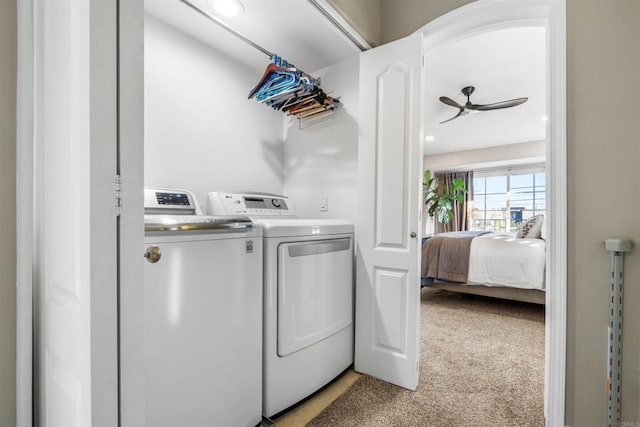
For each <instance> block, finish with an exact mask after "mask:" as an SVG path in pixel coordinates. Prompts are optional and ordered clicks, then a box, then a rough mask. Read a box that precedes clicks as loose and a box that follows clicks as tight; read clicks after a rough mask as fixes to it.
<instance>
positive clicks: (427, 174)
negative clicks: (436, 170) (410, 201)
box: [422, 169, 433, 186]
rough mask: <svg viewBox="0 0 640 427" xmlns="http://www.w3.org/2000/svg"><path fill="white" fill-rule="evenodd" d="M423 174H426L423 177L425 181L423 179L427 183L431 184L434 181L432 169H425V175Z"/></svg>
mask: <svg viewBox="0 0 640 427" xmlns="http://www.w3.org/2000/svg"><path fill="white" fill-rule="evenodd" d="M423 176H424V179H423V181H422V182H423V183H424V184H425V185H429V186H431V183H432V182H433V178H432V177H431V171H430V170H429V169H426V170H425V171H424V175H423Z"/></svg>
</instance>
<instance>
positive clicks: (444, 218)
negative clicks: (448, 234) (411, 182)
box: [422, 169, 467, 226]
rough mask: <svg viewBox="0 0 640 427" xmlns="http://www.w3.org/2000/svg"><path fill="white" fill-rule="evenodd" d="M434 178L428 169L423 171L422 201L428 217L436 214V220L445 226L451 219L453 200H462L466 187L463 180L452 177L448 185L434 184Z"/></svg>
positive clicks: (452, 215)
mask: <svg viewBox="0 0 640 427" xmlns="http://www.w3.org/2000/svg"><path fill="white" fill-rule="evenodd" d="M434 180H435V178H434V177H433V176H432V174H431V171H430V170H428V169H427V170H425V171H424V181H423V183H422V185H423V186H424V203H425V205H426V206H427V208H428V213H429V216H430V217H433V216H434V215H436V214H437V218H438V222H440V223H441V224H444V225H445V226H446V225H447V224H449V222H450V221H451V220H452V219H453V217H454V214H453V202H454V201H457V202H463V201H464V193H466V192H467V189H466V188H465V186H464V181H463V180H461V179H460V178H454V179H453V181H452V182H451V185H449V186H446V185H445V186H438V185H434Z"/></svg>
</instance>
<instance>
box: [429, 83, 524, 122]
mask: <svg viewBox="0 0 640 427" xmlns="http://www.w3.org/2000/svg"><path fill="white" fill-rule="evenodd" d="M475 90H476V88H475V87H473V86H466V87H463V88H462V94H463V95H464V96H466V97H467V102H466V103H465V104H464V105H460V104H458V103H457V102H456V101H454V100H453V99H451V98H449V97H447V96H441V97H440V102H442V103H443V104H446V105H449V106H450V107H455V108H458V109H459V111H458V114H456V115H455V116H453V117H451V118H450V119H448V120H445V121H443V122H440V124H442V123H447V122H450V121H451V120H453V119H457V118H458V117H461V116H464V115H467V114H469V112H472V111H473V112H477V111H491V110H500V109H502V108H511V107H515V106H517V105H520V104H524V103H525V102H527V100H528V99H529V98H515V99H510V100H508V101H501V102H494V103H493V104H473V103H471V100H470V98H471V94H472V93H473V92H474V91H475Z"/></svg>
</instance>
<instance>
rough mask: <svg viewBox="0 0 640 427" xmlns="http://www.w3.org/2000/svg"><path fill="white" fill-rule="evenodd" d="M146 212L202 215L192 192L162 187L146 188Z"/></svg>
mask: <svg viewBox="0 0 640 427" xmlns="http://www.w3.org/2000/svg"><path fill="white" fill-rule="evenodd" d="M144 212H145V214H165V215H169V214H174V215H176V214H177V215H202V212H201V211H200V207H199V206H198V202H197V201H196V199H195V197H193V194H191V192H189V191H186V190H170V189H161V188H145V189H144Z"/></svg>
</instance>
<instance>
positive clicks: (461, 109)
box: [440, 108, 469, 124]
mask: <svg viewBox="0 0 640 427" xmlns="http://www.w3.org/2000/svg"><path fill="white" fill-rule="evenodd" d="M467 114H469V112H468V111H466V110H465V109H464V108H460V111H458V114H456V115H455V116H453V117H451V118H450V119H448V120H445V121H444V122H440V124H443V123H447V122H450V121H451V120H453V119H457V118H458V117H460V116H465V115H467Z"/></svg>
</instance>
